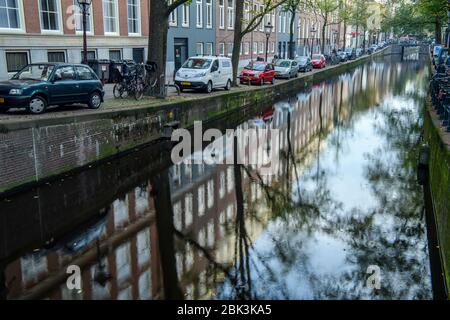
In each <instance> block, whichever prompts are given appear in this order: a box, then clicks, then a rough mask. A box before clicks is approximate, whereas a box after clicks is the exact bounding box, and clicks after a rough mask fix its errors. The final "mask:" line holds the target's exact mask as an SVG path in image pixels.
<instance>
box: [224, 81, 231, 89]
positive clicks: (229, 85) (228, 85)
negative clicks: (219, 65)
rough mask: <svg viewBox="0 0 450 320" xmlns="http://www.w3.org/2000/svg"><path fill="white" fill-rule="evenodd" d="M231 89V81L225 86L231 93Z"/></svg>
mask: <svg viewBox="0 0 450 320" xmlns="http://www.w3.org/2000/svg"><path fill="white" fill-rule="evenodd" d="M230 89H231V81H230V80H228V81H227V85H226V86H225V90H227V91H229V90H230Z"/></svg>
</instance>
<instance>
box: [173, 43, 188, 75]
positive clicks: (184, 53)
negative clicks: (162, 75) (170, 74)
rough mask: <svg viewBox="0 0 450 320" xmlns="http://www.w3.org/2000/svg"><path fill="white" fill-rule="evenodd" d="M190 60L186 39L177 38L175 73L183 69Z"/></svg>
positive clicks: (175, 45)
mask: <svg viewBox="0 0 450 320" xmlns="http://www.w3.org/2000/svg"><path fill="white" fill-rule="evenodd" d="M187 59H188V46H187V39H186V38H175V41H174V61H175V71H177V70H178V69H180V68H181V66H182V65H183V63H184V62H185V61H186V60H187Z"/></svg>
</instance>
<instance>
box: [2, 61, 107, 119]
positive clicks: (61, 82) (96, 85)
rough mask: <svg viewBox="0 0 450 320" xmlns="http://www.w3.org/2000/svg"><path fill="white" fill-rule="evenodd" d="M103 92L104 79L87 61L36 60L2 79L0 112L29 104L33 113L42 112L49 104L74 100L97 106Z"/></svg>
mask: <svg viewBox="0 0 450 320" xmlns="http://www.w3.org/2000/svg"><path fill="white" fill-rule="evenodd" d="M104 95H105V91H104V89H103V84H102V82H101V81H100V79H99V78H98V77H97V75H96V74H95V72H94V71H92V69H91V68H89V67H88V66H87V65H84V64H67V63H34V64H29V65H27V66H26V67H24V68H23V69H22V70H20V71H19V72H18V73H16V74H15V75H14V76H13V77H12V78H11V80H7V81H0V112H6V111H8V110H9V109H10V108H26V109H28V110H29V112H30V113H33V114H41V113H44V112H45V110H46V109H47V107H48V106H53V105H58V106H63V105H67V104H73V103H81V104H87V105H88V106H89V108H91V109H98V108H100V106H101V105H102V102H103V98H104Z"/></svg>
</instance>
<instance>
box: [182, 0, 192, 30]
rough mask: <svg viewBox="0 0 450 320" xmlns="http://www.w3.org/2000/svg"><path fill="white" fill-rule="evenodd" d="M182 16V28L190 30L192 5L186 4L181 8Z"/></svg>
mask: <svg viewBox="0 0 450 320" xmlns="http://www.w3.org/2000/svg"><path fill="white" fill-rule="evenodd" d="M181 14H182V17H181V26H182V27H184V28H189V14H190V5H189V4H188V3H184V4H183V5H182V6H181ZM185 18H186V19H185Z"/></svg>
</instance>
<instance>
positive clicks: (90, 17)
mask: <svg viewBox="0 0 450 320" xmlns="http://www.w3.org/2000/svg"><path fill="white" fill-rule="evenodd" d="M72 8H73V9H72V10H70V9H67V12H66V13H71V14H73V17H74V28H75V34H77V35H83V30H82V29H83V26H80V30H77V16H80V23H83V15H82V13H81V8H80V7H79V6H78V5H77V0H73V7H72ZM86 18H87V20H88V21H87V22H88V24H89V30H87V31H86V34H87V35H90V36H91V35H93V34H94V19H93V14H92V6H90V7H89V15H88V16H87V17H86Z"/></svg>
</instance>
